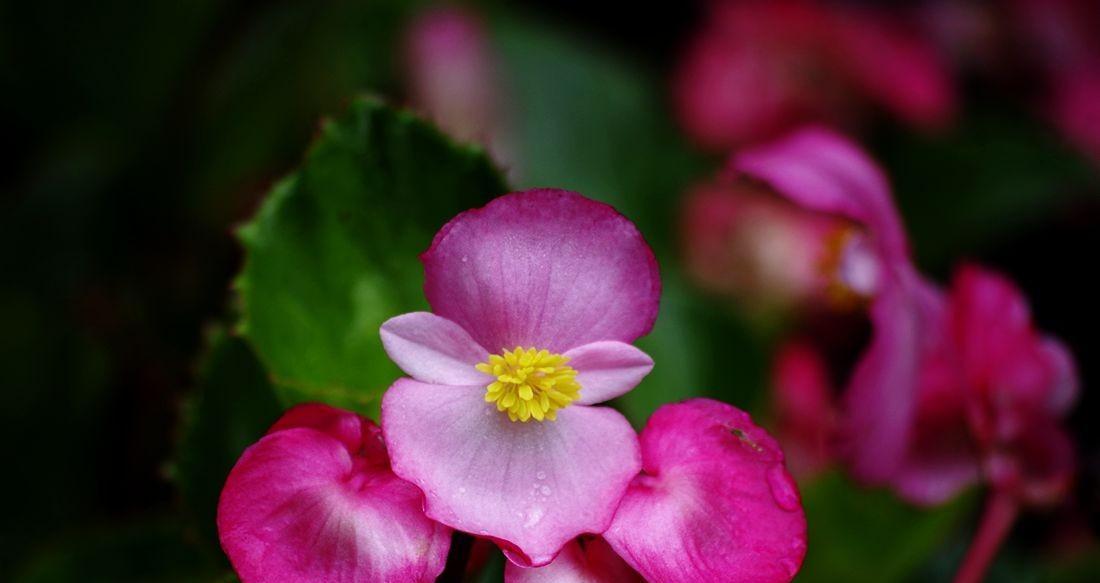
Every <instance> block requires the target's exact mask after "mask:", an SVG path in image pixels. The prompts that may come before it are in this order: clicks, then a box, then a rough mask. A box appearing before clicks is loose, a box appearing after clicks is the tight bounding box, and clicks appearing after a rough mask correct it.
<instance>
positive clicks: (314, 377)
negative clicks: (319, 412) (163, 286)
mask: <svg viewBox="0 0 1100 583" xmlns="http://www.w3.org/2000/svg"><path fill="white" fill-rule="evenodd" d="M504 191H505V187H504V185H503V183H502V182H501V180H500V177H499V175H498V174H497V172H496V170H495V169H493V168H492V166H491V165H490V164H489V162H488V159H487V158H486V157H485V155H484V153H482V152H480V151H476V150H472V149H467V148H462V147H459V146H456V145H454V144H453V143H451V142H450V141H449V140H447V139H446V138H445V137H444V136H443V135H442V134H440V133H439V132H438V131H437V130H435V129H434V128H432V127H431V126H429V125H427V124H425V123H423V122H421V121H420V120H418V119H416V118H415V117H413V116H412V115H411V114H408V113H395V112H394V111H393V110H391V109H388V108H386V107H385V106H383V105H382V104H381V103H380V102H378V101H376V100H373V99H358V100H356V101H354V102H353V103H352V104H351V106H350V107H349V108H348V111H347V113H345V114H343V115H341V116H340V117H339V118H337V119H335V120H333V121H330V122H327V123H325V124H324V125H323V126H322V129H321V132H320V136H319V138H318V140H317V142H316V143H315V144H314V145H313V147H312V148H311V149H310V151H309V154H307V156H306V159H305V161H304V162H303V164H302V166H301V168H300V169H299V170H298V172H296V173H295V174H293V175H291V176H289V177H287V178H285V179H283V180H282V181H280V182H279V184H278V185H276V186H275V188H274V189H273V190H272V192H271V194H270V195H269V196H268V198H267V200H266V201H265V202H264V205H263V207H262V208H261V209H260V210H259V212H258V213H257V214H256V217H255V218H254V219H253V220H252V221H251V222H249V223H248V224H247V225H245V226H244V227H242V228H241V229H240V231H238V234H239V237H240V240H241V242H242V243H243V244H244V247H245V250H246V257H245V266H244V270H243V271H242V272H241V275H240V277H239V278H238V279H237V282H236V288H237V291H238V293H239V294H240V297H241V303H242V306H241V311H242V317H241V324H240V331H241V333H242V334H243V335H244V336H245V337H246V338H248V340H249V342H250V343H252V344H253V345H254V346H255V347H256V350H257V354H258V355H259V357H260V359H261V360H262V361H263V362H264V363H265V364H266V365H267V367H268V370H269V371H270V372H271V374H272V375H273V376H274V378H275V381H276V384H277V385H278V386H279V389H280V391H279V392H280V395H282V397H283V401H284V403H286V404H290V403H295V402H299V401H321V402H325V403H329V404H332V405H335V406H338V407H344V408H350V409H352V410H358V411H365V410H366V408H367V406H368V405H370V404H371V403H373V402H374V401H376V400H377V398H378V397H379V396H380V395H381V394H382V392H383V391H385V390H386V388H387V387H389V385H390V384H391V383H392V382H393V380H394V379H396V378H397V377H398V376H399V374H400V371H399V370H398V369H397V367H396V366H394V365H393V364H392V363H391V362H390V360H389V357H387V356H386V354H385V352H384V351H383V350H382V342H381V340H380V338H379V335H378V328H379V327H380V326H381V325H382V322H384V321H386V320H387V319H388V318H391V317H393V316H394V315H396V314H401V313H405V312H410V311H414V310H418V309H426V308H427V306H426V302H425V301H424V299H423V292H422V291H421V288H422V286H423V284H422V275H421V268H420V265H419V263H418V262H417V261H416V260H415V257H416V255H417V254H418V253H420V252H422V251H424V250H425V249H427V248H428V245H429V243H430V242H431V239H432V236H433V235H434V234H435V231H436V230H437V229H439V228H440V227H441V226H443V224H444V223H446V222H447V221H448V220H449V219H450V218H451V217H453V216H454V215H456V214H458V213H459V212H461V211H463V210H465V209H468V208H471V207H477V206H481V204H483V203H484V202H486V201H487V200H488V199H489V198H491V197H493V196H495V195H497V194H502V193H503V192H504Z"/></svg>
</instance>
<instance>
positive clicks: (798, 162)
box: [732, 127, 908, 261]
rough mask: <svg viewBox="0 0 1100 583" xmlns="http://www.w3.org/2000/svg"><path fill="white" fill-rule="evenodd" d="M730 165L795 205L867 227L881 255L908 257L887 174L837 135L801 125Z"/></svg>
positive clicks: (743, 153) (735, 158) (739, 156)
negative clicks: (841, 217) (765, 184)
mask: <svg viewBox="0 0 1100 583" xmlns="http://www.w3.org/2000/svg"><path fill="white" fill-rule="evenodd" d="M732 165H733V168H734V169H735V170H736V171H738V172H741V173H743V174H746V175H748V176H751V177H753V178H755V179H757V180H762V181H764V182H766V183H767V184H769V185H770V186H771V187H772V188H773V189H774V190H775V191H776V193H778V194H780V195H782V196H785V197H787V198H789V199H791V200H792V201H794V202H795V203H796V204H799V205H802V206H804V207H806V208H808V209H812V210H816V211H820V212H825V213H831V214H836V215H840V216H843V217H847V218H849V219H852V220H855V221H858V222H860V223H862V224H864V225H866V226H867V228H868V230H869V231H870V233H871V234H872V236H873V237H874V239H875V240H876V244H877V246H878V247H879V248H881V249H882V253H883V256H884V257H885V258H887V259H889V260H891V261H900V260H904V259H905V258H906V257H907V256H908V243H907V242H906V238H905V232H904V229H903V228H902V224H901V219H900V217H899V216H898V213H897V210H896V209H895V208H894V203H893V199H892V198H891V196H890V185H889V183H888V182H887V180H886V176H885V175H884V174H883V173H882V171H881V170H880V169H879V168H878V166H877V165H876V164H875V163H874V161H872V160H871V158H870V157H868V156H867V154H866V153H864V152H863V151H862V150H861V149H860V148H859V147H858V146H856V145H855V144H854V143H852V142H851V141H850V140H848V139H847V138H845V137H843V136H841V135H840V134H838V133H836V132H833V131H831V130H828V129H825V128H820V127H810V128H805V129H802V130H799V131H796V132H793V133H791V134H789V135H787V136H785V137H783V138H780V139H778V140H776V141H774V142H771V143H768V144H764V145H762V146H759V147H756V148H752V149H749V150H744V151H741V152H739V153H737V154H736V155H735V156H734V157H733V160H732Z"/></svg>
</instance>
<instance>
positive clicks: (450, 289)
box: [381, 190, 660, 565]
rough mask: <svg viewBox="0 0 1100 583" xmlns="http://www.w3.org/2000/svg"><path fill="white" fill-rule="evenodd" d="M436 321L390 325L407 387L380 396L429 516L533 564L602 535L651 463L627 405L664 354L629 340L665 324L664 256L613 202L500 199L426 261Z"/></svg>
mask: <svg viewBox="0 0 1100 583" xmlns="http://www.w3.org/2000/svg"><path fill="white" fill-rule="evenodd" d="M421 260H422V261H423V263H424V269H425V282H424V291H425V295H426V296H427V299H428V303H429V304H431V307H432V310H433V312H432V313H428V312H416V313H411V314H405V315H403V316H398V317H396V318H393V319H391V320H389V321H387V322H386V323H385V324H383V325H382V330H381V334H382V342H383V345H384V346H385V349H386V351H387V352H388V353H389V355H390V357H391V358H392V359H393V360H394V362H396V363H397V365H398V366H400V367H401V368H402V369H403V370H404V371H405V372H406V373H407V374H408V375H409V376H411V377H412V378H411V379H407V378H405V379H400V380H398V381H397V382H396V383H395V384H394V385H393V386H392V387H391V388H390V389H389V391H387V392H386V394H385V396H384V397H383V400H382V426H383V427H384V429H385V438H386V444H387V446H388V447H389V451H390V456H391V459H392V460H393V468H394V471H395V472H396V473H397V475H399V476H401V477H403V478H405V479H407V480H410V481H412V482H414V483H415V484H417V485H418V486H420V488H421V489H422V490H423V491H424V494H425V497H426V507H425V512H426V513H427V515H428V516H430V517H431V518H433V519H435V520H438V521H439V522H442V523H444V524H446V525H448V526H451V527H454V528H456V529H459V530H463V531H467V532H471V533H474V534H476V535H478V536H481V537H486V538H491V539H493V540H495V541H497V542H498V544H500V546H501V548H502V549H503V550H504V552H505V554H507V555H508V557H509V558H510V559H511V560H513V561H515V562H516V563H519V564H522V565H544V564H546V563H548V562H550V561H551V560H552V559H553V558H554V556H555V554H557V552H558V550H559V549H561V547H562V546H563V545H565V543H566V542H568V541H569V540H571V539H573V538H575V537H577V536H578V535H580V534H582V533H587V532H591V533H600V532H603V530H604V529H606V528H607V525H608V524H609V523H610V522H611V517H612V514H613V513H614V510H615V505H616V504H617V503H618V500H619V498H620V497H621V496H622V493H623V491H624V490H625V488H626V486H627V484H628V483H629V481H630V479H631V478H633V477H634V475H635V474H637V472H638V469H639V467H640V465H641V459H640V453H639V450H638V440H637V436H636V435H635V434H634V431H633V430H632V429H631V427H630V424H629V423H627V421H626V419H625V418H623V416H622V415H620V414H619V413H618V412H616V411H614V410H612V409H610V408H606V407H595V406H593V405H596V404H598V403H601V402H603V401H607V400H608V399H612V398H614V397H617V396H619V395H622V394H623V393H625V392H627V391H629V390H630V389H632V388H633V387H634V386H635V385H636V384H637V383H638V382H639V381H640V380H641V379H642V378H643V377H644V376H645V375H646V374H648V373H649V371H650V370H651V369H652V367H653V361H652V360H651V359H650V358H649V357H648V356H647V355H646V354H645V353H643V352H642V351H640V350H638V349H637V348H634V347H633V346H631V345H630V344H629V342H632V341H633V340H635V339H636V338H638V337H639V336H642V335H644V334H647V333H648V332H649V330H650V329H651V328H652V326H653V322H654V319H655V318H656V316H657V305H658V300H659V297H660V279H659V277H658V273H657V263H656V260H655V259H654V257H653V253H652V251H650V249H649V246H648V245H647V244H646V243H645V241H644V240H643V239H642V236H641V234H639V233H638V230H637V229H636V228H635V227H634V225H633V224H631V223H630V221H628V220H627V219H625V218H624V217H623V216H622V215H620V214H619V213H617V212H616V211H615V210H614V209H612V208H611V207H609V206H607V205H605V204H602V203H598V202H594V201H591V200H588V199H586V198H584V197H582V196H580V195H578V194H576V193H573V192H568V191H564V190H531V191H527V192H521V193H515V194H510V195H506V196H503V197H500V198H498V199H496V200H494V201H492V202H490V203H489V204H488V205H486V206H485V207H484V208H481V209H477V210H472V211H467V212H465V213H462V214H461V215H459V216H457V217H455V218H454V219H453V220H451V222H449V223H447V225H445V226H444V227H443V228H442V229H441V230H440V231H439V233H438V234H437V235H436V237H435V240H434V241H433V242H432V245H431V247H430V248H429V249H428V250H427V251H426V252H425V253H424V254H423V255H421Z"/></svg>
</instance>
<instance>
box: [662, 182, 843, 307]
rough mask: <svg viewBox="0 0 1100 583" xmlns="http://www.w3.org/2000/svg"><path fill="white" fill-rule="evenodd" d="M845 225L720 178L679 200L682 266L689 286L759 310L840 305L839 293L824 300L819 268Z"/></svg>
mask: <svg viewBox="0 0 1100 583" xmlns="http://www.w3.org/2000/svg"><path fill="white" fill-rule="evenodd" d="M849 227H850V224H849V223H848V222H847V221H844V220H843V219H839V218H837V217H832V216H827V215H823V214H820V213H814V212H809V211H807V210H805V209H803V208H800V207H798V206H796V205H794V204H792V203H791V202H790V201H788V200H785V199H783V198H780V197H778V196H776V195H775V194H774V193H772V192H769V191H768V189H767V188H762V187H761V186H759V185H754V184H752V183H750V182H748V181H744V180H738V179H735V178H731V177H728V176H723V177H719V178H718V179H716V180H714V181H712V182H709V183H705V184H701V185H699V186H696V187H695V188H694V189H693V190H692V191H691V192H690V193H689V194H688V195H687V197H686V198H685V199H684V210H683V216H682V218H681V229H680V232H681V233H682V239H683V241H682V247H683V251H684V262H685V264H686V265H687V270H688V274H689V275H690V276H691V277H692V279H693V280H694V281H695V282H696V283H697V284H699V285H700V286H701V287H703V288H704V289H706V290H708V291H710V292H713V293H717V294H722V295H728V296H732V297H735V298H737V299H739V300H741V301H743V302H745V303H746V304H748V305H749V306H750V307H751V309H753V310H754V311H757V312H759V311H765V312H766V311H771V310H773V309H774V310H788V309H791V308H793V307H796V306H800V305H803V304H806V303H811V302H817V301H822V300H826V299H834V300H841V301H842V302H843V301H844V299H845V297H846V296H844V294H840V295H839V296H836V297H831V298H830V297H829V293H828V292H829V291H836V289H835V288H833V287H832V286H831V285H830V284H831V282H830V280H829V278H828V277H827V276H826V273H827V265H826V264H825V263H826V262H827V261H829V260H831V258H832V257H833V256H834V253H833V251H834V248H835V247H837V245H838V244H840V243H841V239H842V238H843V237H845V236H846V233H847V231H848V229H849Z"/></svg>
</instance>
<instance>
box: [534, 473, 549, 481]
mask: <svg viewBox="0 0 1100 583" xmlns="http://www.w3.org/2000/svg"><path fill="white" fill-rule="evenodd" d="M535 478H537V479H539V480H545V479H546V472H539V473H537V474H535Z"/></svg>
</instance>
